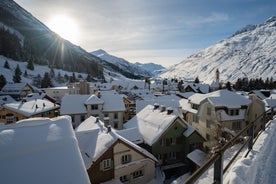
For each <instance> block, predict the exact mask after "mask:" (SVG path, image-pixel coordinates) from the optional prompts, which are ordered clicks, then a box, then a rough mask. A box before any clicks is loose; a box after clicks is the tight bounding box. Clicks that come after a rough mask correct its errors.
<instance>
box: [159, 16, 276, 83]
mask: <svg viewBox="0 0 276 184" xmlns="http://www.w3.org/2000/svg"><path fill="white" fill-rule="evenodd" d="M247 28H248V27H247ZM241 30H242V31H240V32H236V33H235V34H234V35H233V36H231V37H229V38H226V39H224V40H221V41H219V42H218V43H216V44H214V45H211V46H209V47H207V48H205V49H203V50H202V51H200V52H198V53H195V54H193V55H191V56H189V57H187V58H186V59H184V60H183V61H182V62H180V63H178V64H176V65H174V66H171V67H170V68H169V69H168V70H167V71H165V72H164V73H162V74H161V75H160V77H164V78H170V76H175V77H179V78H185V79H195V78H196V77H199V79H200V80H201V81H204V82H207V83H211V82H212V81H214V80H215V71H216V69H219V71H220V76H221V77H220V79H221V81H223V82H227V81H230V82H234V81H236V80H237V79H238V78H260V77H262V78H263V79H264V78H267V77H269V78H270V77H274V80H275V76H276V67H275V64H276V18H275V16H272V17H271V18H269V19H268V20H267V21H265V22H264V23H262V24H259V25H256V26H254V27H251V28H249V29H244V28H243V29H241Z"/></svg>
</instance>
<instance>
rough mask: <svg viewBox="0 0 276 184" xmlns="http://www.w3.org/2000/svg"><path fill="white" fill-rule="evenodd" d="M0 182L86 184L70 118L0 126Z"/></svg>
mask: <svg viewBox="0 0 276 184" xmlns="http://www.w3.org/2000/svg"><path fill="white" fill-rule="evenodd" d="M0 140H1V141H0V150H1V154H0V162H1V164H0V173H1V183H40V184H48V183H79V184H89V183H90V182H89V177H88V174H87V172H86V169H85V166H84V163H83V160H82V156H81V153H80V151H79V148H78V142H77V139H76V136H75V133H74V131H73V129H72V125H71V120H70V117H66V116H63V117H57V118H52V119H49V118H32V119H27V120H22V121H19V122H17V123H14V124H8V125H2V126H0Z"/></svg>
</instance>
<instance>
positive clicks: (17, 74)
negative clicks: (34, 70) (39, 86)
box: [13, 64, 22, 83]
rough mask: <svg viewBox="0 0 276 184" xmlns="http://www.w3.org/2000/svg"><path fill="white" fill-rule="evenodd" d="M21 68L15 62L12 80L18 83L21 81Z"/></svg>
mask: <svg viewBox="0 0 276 184" xmlns="http://www.w3.org/2000/svg"><path fill="white" fill-rule="evenodd" d="M21 74H22V72H21V70H20V68H19V65H18V64H17V66H16V68H15V71H14V76H13V82H14V83H20V82H21Z"/></svg>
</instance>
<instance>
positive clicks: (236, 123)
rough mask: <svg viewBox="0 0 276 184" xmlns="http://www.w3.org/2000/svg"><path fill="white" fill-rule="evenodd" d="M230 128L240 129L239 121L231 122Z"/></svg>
mask: <svg viewBox="0 0 276 184" xmlns="http://www.w3.org/2000/svg"><path fill="white" fill-rule="evenodd" d="M232 129H233V130H240V129H241V122H240V121H237V122H233V123H232Z"/></svg>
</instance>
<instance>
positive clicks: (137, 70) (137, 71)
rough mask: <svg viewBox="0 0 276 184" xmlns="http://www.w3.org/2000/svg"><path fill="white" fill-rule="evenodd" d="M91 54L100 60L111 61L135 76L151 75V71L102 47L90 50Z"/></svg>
mask: <svg viewBox="0 0 276 184" xmlns="http://www.w3.org/2000/svg"><path fill="white" fill-rule="evenodd" d="M91 54H93V55H94V56H97V57H99V58H101V59H102V60H105V61H107V62H109V63H112V64H114V65H116V66H118V67H119V68H120V69H121V70H123V71H128V72H130V73H132V74H134V75H136V76H142V77H148V76H151V73H150V72H148V71H146V70H144V69H143V68H141V67H139V66H137V65H135V64H132V63H130V62H128V61H126V60H125V59H123V58H118V57H116V56H113V55H110V54H108V53H107V52H106V51H104V50H102V49H99V50H96V51H93V52H91Z"/></svg>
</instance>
